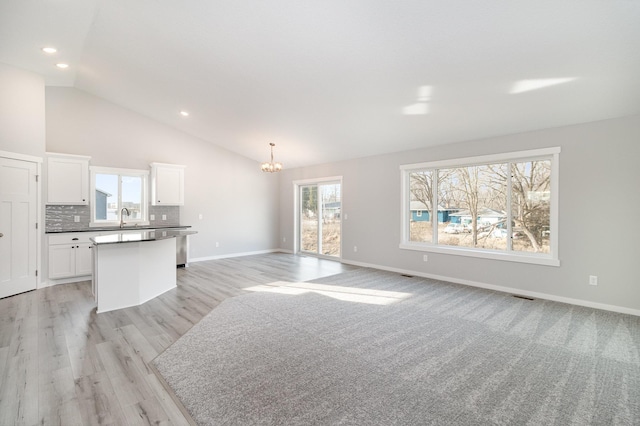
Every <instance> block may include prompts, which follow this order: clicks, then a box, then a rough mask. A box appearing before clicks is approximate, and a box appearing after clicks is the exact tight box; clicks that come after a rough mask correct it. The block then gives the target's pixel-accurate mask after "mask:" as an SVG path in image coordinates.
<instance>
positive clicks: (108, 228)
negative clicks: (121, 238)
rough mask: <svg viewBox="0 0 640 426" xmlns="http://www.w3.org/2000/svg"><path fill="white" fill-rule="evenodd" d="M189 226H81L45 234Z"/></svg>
mask: <svg viewBox="0 0 640 426" xmlns="http://www.w3.org/2000/svg"><path fill="white" fill-rule="evenodd" d="M186 228H191V225H173V226H169V225H167V226H151V225H145V226H125V227H124V228H120V227H117V226H105V227H103V228H83V229H75V230H67V229H65V230H63V231H46V232H45V234H68V233H71V232H104V231H113V232H121V231H132V230H133V231H135V230H149V229H186Z"/></svg>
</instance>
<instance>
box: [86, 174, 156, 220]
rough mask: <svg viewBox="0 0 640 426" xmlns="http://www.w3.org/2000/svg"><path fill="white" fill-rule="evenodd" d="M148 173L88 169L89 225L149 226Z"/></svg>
mask: <svg viewBox="0 0 640 426" xmlns="http://www.w3.org/2000/svg"><path fill="white" fill-rule="evenodd" d="M148 177H149V172H148V171H147V170H132V169H113V168H106V167H91V188H90V190H91V225H92V226H105V225H107V226H108V225H119V224H120V223H121V220H122V222H125V223H126V224H127V225H148V224H149V221H148V217H147V200H148V198H147V197H148V195H147V188H148Z"/></svg>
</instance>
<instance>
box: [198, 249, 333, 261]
mask: <svg viewBox="0 0 640 426" xmlns="http://www.w3.org/2000/svg"><path fill="white" fill-rule="evenodd" d="M280 251H282V249H268V250H257V251H247V252H242V253H228V254H220V255H216V256H205V257H194V258H190V259H187V262H188V263H195V262H205V261H207V260H219V259H228V258H230V257H242V256H254V255H256V254H268V253H278V252H280ZM334 260H335V259H334Z"/></svg>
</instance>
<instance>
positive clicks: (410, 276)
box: [400, 274, 413, 278]
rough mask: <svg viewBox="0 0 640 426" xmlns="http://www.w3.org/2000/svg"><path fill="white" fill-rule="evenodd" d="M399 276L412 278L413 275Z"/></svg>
mask: <svg viewBox="0 0 640 426" xmlns="http://www.w3.org/2000/svg"><path fill="white" fill-rule="evenodd" d="M400 276H401V277H407V278H413V275H407V274H400Z"/></svg>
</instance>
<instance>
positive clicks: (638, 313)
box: [342, 259, 640, 316]
mask: <svg viewBox="0 0 640 426" xmlns="http://www.w3.org/2000/svg"><path fill="white" fill-rule="evenodd" d="M342 263H345V264H347V265H354V266H362V267H363V268H373V269H380V270H383V271H389V272H397V273H399V274H406V275H414V276H417V277H423V278H431V279H434V280H439V281H448V282H451V283H456V284H463V285H468V286H471V287H479V288H485V289H487V290H495V291H500V292H503V293H510V294H516V295H519V296H527V297H532V298H535V299H545V300H552V301H554V302H561V303H568V304H570V305H577V306H585V307H587V308H594V309H601V310H604V311H611V312H618V313H621V314H629V315H635V316H640V310H638V309H631V308H625V307H624V306H616V305H607V304H605V303H597V302H590V301H588V300H582V299H573V298H571V297H563V296H556V295H553V294H547V293H538V292H536V291H527V290H520V289H517V288H511V287H504V286H499V285H494V284H487V283H483V282H479V281H472V280H465V279H460V278H453V277H446V276H443V275H435V274H428V273H425V272H419V271H411V270H408V269H400V268H393V267H390V266H383V265H376V264H373V263H365V262H356V261H353V260H346V259H342Z"/></svg>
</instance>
